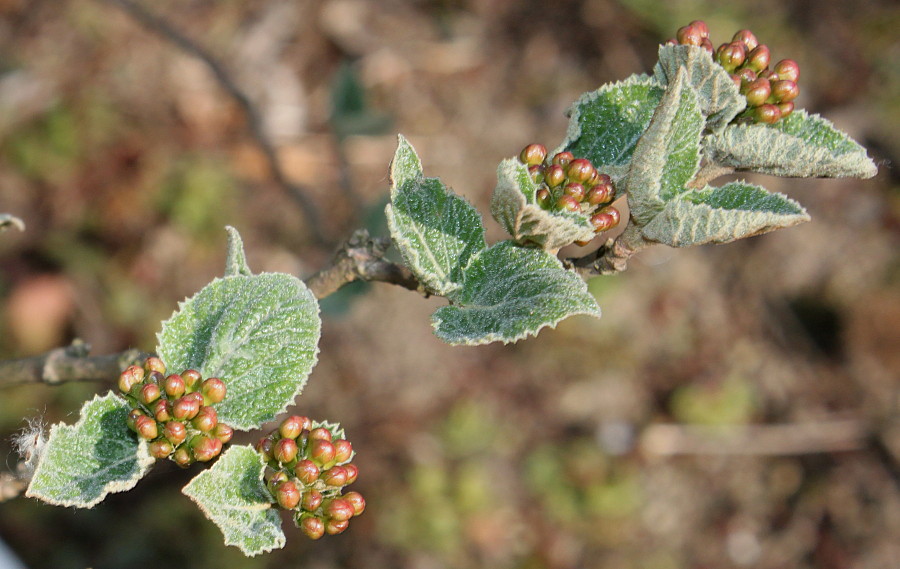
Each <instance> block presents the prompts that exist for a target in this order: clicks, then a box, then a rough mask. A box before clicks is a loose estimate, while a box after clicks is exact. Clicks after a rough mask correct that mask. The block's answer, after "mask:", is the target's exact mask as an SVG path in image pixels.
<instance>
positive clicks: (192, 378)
mask: <svg viewBox="0 0 900 569" xmlns="http://www.w3.org/2000/svg"><path fill="white" fill-rule="evenodd" d="M181 378H182V379H183V380H184V386H185V388H186V389H187V390H188V391H194V390H195V389H196V388H197V385H198V384H199V383H200V380H201V379H203V376H202V375H200V372H199V371H197V370H195V369H186V370H184V371H183V372H181Z"/></svg>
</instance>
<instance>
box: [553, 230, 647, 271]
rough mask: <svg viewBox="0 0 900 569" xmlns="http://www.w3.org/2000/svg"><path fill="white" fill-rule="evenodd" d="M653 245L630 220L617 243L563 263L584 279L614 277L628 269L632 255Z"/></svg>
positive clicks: (609, 241) (609, 242)
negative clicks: (601, 276)
mask: <svg viewBox="0 0 900 569" xmlns="http://www.w3.org/2000/svg"><path fill="white" fill-rule="evenodd" d="M653 244H654V243H653V242H652V241H647V240H646V239H644V237H643V235H641V230H640V229H638V228H637V226H636V225H635V224H634V221H632V220H629V222H628V225H627V226H626V227H625V231H623V232H622V233H621V234H620V235H619V236H618V237H617V238H616V239H615V241H614V240H612V239H610V240H608V241H607V242H606V244H604V245H603V246H602V247H600V248H599V249H597V250H596V251H594V252H593V253H588V254H587V255H585V256H584V257H572V258H569V259H566V260H565V261H563V263H564V264H565V265H566V266H567V267H569V268H571V269H574V270H575V272H577V273H578V274H579V275H581V276H582V277H591V276H596V275H612V274H615V273H620V272H622V271H624V270H625V269H627V268H628V259H630V258H631V256H632V255H634V254H635V253H637V252H638V251H640V250H642V249H646V248H647V247H649V246H650V245H653Z"/></svg>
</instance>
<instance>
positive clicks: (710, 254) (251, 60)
mask: <svg viewBox="0 0 900 569" xmlns="http://www.w3.org/2000/svg"><path fill="white" fill-rule="evenodd" d="M142 5H143V6H145V7H146V8H147V9H149V10H152V11H153V13H155V14H158V15H159V16H160V17H162V18H164V19H165V21H166V22H168V23H169V24H171V25H172V26H173V27H175V28H177V29H178V30H181V31H182V32H183V33H184V34H185V35H186V36H188V37H190V38H191V39H192V40H193V41H195V42H196V43H197V44H198V45H201V46H203V47H204V48H205V49H206V50H208V52H209V53H211V54H213V55H214V56H215V57H216V59H217V60H218V61H219V62H220V64H221V65H222V66H223V67H224V68H225V69H226V70H227V72H228V73H229V74H230V75H231V76H232V77H233V78H234V81H235V82H236V84H237V85H238V86H239V87H240V88H241V89H243V90H244V91H245V92H246V94H247V95H248V96H249V98H250V100H251V101H252V102H253V104H254V106H255V108H256V109H257V110H258V111H259V113H260V116H261V124H262V128H263V129H264V132H265V133H266V136H267V137H269V139H270V140H272V141H273V142H274V144H275V146H276V148H277V153H278V156H279V157H280V160H281V161H282V164H283V165H284V168H285V171H286V175H287V178H288V179H289V180H290V181H291V182H293V183H295V184H298V185H301V186H302V187H303V191H304V192H305V195H306V196H308V197H309V198H310V199H312V200H313V201H314V202H315V205H316V206H317V208H318V210H319V211H320V212H321V216H322V217H321V221H322V224H323V230H324V232H325V234H326V236H327V238H328V240H329V241H330V242H329V244H326V245H324V246H320V245H317V244H316V243H315V242H314V240H313V239H312V234H311V232H310V230H309V224H308V223H307V222H306V221H305V218H304V216H303V210H302V208H301V207H300V206H299V204H298V202H297V201H296V200H295V199H293V198H292V197H291V196H290V195H289V193H288V192H286V191H285V189H284V188H283V187H282V186H281V185H279V184H277V183H275V182H274V181H273V177H272V174H271V172H270V171H269V170H268V168H267V165H266V161H265V157H264V155H263V153H262V152H261V151H260V147H259V144H258V143H257V141H256V140H255V139H254V138H253V137H252V136H251V134H250V133H249V131H248V128H247V121H246V115H245V114H244V112H243V111H242V109H241V107H240V106H239V105H238V104H237V103H236V102H235V99H234V98H233V97H232V96H231V95H230V94H229V93H228V92H227V91H226V90H225V89H223V87H222V85H221V84H220V83H219V82H218V81H217V80H216V79H215V78H214V76H213V75H212V74H211V73H210V71H209V69H208V67H207V66H205V65H204V63H202V62H201V61H200V60H198V59H197V58H196V57H194V56H193V55H191V54H190V53H188V52H186V51H185V50H184V49H183V48H182V47H179V46H178V45H176V44H175V43H174V42H173V41H172V40H171V38H169V39H167V38H164V37H161V36H160V34H158V33H156V32H155V31H153V30H151V29H150V28H148V27H147V25H146V24H142V23H140V22H138V21H137V20H136V19H135V18H134V17H133V16H132V15H129V14H128V13H126V12H125V11H123V10H122V4H121V2H120V1H119V0H109V1H104V0H0V212H8V213H12V214H15V215H17V216H19V217H21V218H22V219H24V220H25V222H26V223H27V230H26V231H25V232H18V231H9V232H6V233H4V234H3V235H2V236H0V358H15V357H24V356H28V355H33V354H38V353H41V352H43V351H46V350H48V349H50V348H52V347H55V346H59V345H64V344H65V343H67V342H69V341H71V340H72V339H73V338H75V337H78V338H82V339H84V340H85V341H87V342H89V343H90V344H91V345H92V346H93V348H94V353H97V354H102V353H112V352H117V351H120V350H123V349H126V348H129V347H138V348H141V349H145V350H151V349H153V347H154V346H155V336H154V334H155V333H156V332H157V331H158V329H159V323H160V321H161V320H162V319H165V318H167V317H168V316H169V315H170V314H171V312H172V310H173V309H174V307H175V304H176V302H177V301H178V300H180V299H182V298H184V297H185V296H188V295H191V294H193V293H194V292H195V291H197V290H198V289H199V288H200V287H201V286H202V285H203V284H205V283H206V282H207V281H208V280H210V279H211V278H212V277H214V276H216V275H218V274H220V273H221V271H222V268H223V259H224V250H225V232H224V230H223V226H224V225H226V224H228V225H233V226H236V227H237V228H238V229H239V230H240V231H241V233H242V235H243V237H244V240H245V243H246V246H247V254H248V258H249V261H250V264H251V267H252V268H253V269H254V270H256V271H274V270H278V271H285V272H289V273H293V274H295V275H298V276H300V277H305V276H308V275H309V274H311V273H312V272H314V271H315V270H317V269H318V268H320V267H322V266H323V264H324V263H326V262H327V261H328V259H329V256H330V252H331V250H332V249H333V247H334V246H335V245H336V244H337V243H338V242H339V241H340V240H342V239H343V238H345V237H347V236H349V234H350V232H351V231H352V230H353V229H354V228H356V227H361V226H366V227H369V228H370V229H371V230H372V231H373V232H374V233H379V234H386V233H385V231H386V230H385V228H384V222H383V213H382V212H383V206H384V203H385V199H386V193H387V166H388V162H389V160H390V157H391V156H392V154H393V150H394V148H395V144H396V138H395V136H396V133H398V132H401V133H403V134H405V135H406V136H407V137H408V138H409V139H410V140H411V141H412V143H413V144H414V145H415V146H416V148H417V149H418V151H419V153H420V155H421V157H422V160H423V163H424V165H425V170H426V174H427V175H431V176H440V177H441V178H442V179H443V180H444V181H445V182H446V183H448V184H449V185H451V186H452V187H453V188H454V189H455V190H456V191H457V192H458V193H460V194H463V195H465V196H466V197H467V198H468V199H469V200H471V201H472V202H474V203H475V204H476V205H477V206H478V207H479V208H480V209H481V210H482V211H483V212H486V211H488V207H487V206H488V200H489V196H490V191H491V190H492V188H493V183H494V171H495V168H496V165H497V163H498V161H499V160H500V159H502V158H504V157H507V156H510V155H512V154H514V153H516V152H518V150H519V149H520V148H521V147H522V146H523V145H524V144H526V143H528V142H532V141H537V142H543V143H545V144H547V145H548V146H553V145H555V144H556V143H557V142H558V141H559V140H560V139H561V138H562V136H563V133H564V132H565V128H566V120H565V118H564V115H563V113H564V111H565V110H566V108H567V107H568V105H569V104H570V103H571V102H572V101H573V100H574V99H575V98H577V97H578V95H579V94H581V93H582V92H583V91H587V90H591V89H594V88H596V87H598V86H599V85H601V84H602V83H605V82H608V81H613V80H617V79H621V78H624V77H625V76H627V75H628V74H631V73H634V72H640V71H645V70H649V69H650V68H651V66H652V65H653V63H654V61H655V54H656V46H657V44H658V43H660V42H661V41H662V40H665V39H666V38H667V37H670V36H672V35H673V34H674V31H675V29H676V28H677V27H678V26H680V25H683V24H685V23H687V22H688V21H690V20H692V19H696V18H703V19H705V20H707V22H709V24H710V28H711V29H712V33H713V40H715V41H716V42H721V41H725V40H726V39H727V38H729V37H730V35H731V34H732V33H733V32H734V31H735V30H737V29H739V28H741V27H750V28H752V29H753V30H754V31H756V33H757V34H758V35H759V36H760V38H761V39H762V41H764V42H765V43H768V44H769V45H770V47H771V48H772V50H773V56H774V57H776V58H779V59H780V58H782V57H793V58H794V59H796V60H798V61H799V62H800V64H801V67H802V75H803V76H802V79H801V88H802V90H803V93H802V95H801V98H800V100H799V106H800V107H805V108H807V109H809V110H811V111H814V112H819V113H822V114H824V115H825V116H827V117H829V118H830V119H832V120H833V121H834V122H835V123H836V124H837V125H838V127H840V128H842V129H844V130H846V131H847V132H849V133H850V134H851V135H852V136H854V137H855V138H856V139H857V140H860V141H861V142H862V143H863V144H864V145H866V146H867V147H868V148H869V149H870V152H871V154H872V155H873V156H874V157H875V158H876V161H878V163H879V165H880V173H879V175H878V176H877V178H875V179H874V180H870V181H865V182H861V181H856V180H826V181H818V180H782V179H775V178H760V179H759V181H760V182H762V183H764V184H765V185H766V186H767V187H768V188H769V189H771V190H773V191H780V192H785V193H788V194H789V195H791V196H792V197H794V198H796V199H798V200H799V201H800V202H801V203H803V204H805V205H806V206H807V207H808V208H809V210H810V212H811V214H812V216H813V221H812V222H811V223H807V224H805V225H803V226H800V227H797V228H792V229H788V230H784V231H779V232H776V233H773V234H770V235H766V236H762V237H757V238H753V239H750V240H747V241H746V242H742V243H737V244H733V245H728V246H723V247H701V248H697V249H694V250H686V251H680V250H679V251H675V250H670V249H663V248H660V249H658V250H657V249H654V250H650V251H648V252H646V253H642V254H640V255H639V256H638V257H637V258H635V259H634V260H633V261H632V263H631V268H630V270H629V271H628V272H627V273H625V274H622V275H620V276H616V277H603V278H597V279H594V280H593V281H591V283H590V286H591V290H592V291H593V292H594V293H595V294H596V295H597V297H598V298H599V300H600V304H601V306H602V307H603V310H604V316H603V318H602V319H601V320H593V319H588V318H584V317H579V318H573V319H570V320H568V321H566V322H564V323H563V324H562V325H560V326H559V328H558V329H557V330H545V331H544V332H542V333H541V334H540V336H539V337H538V338H536V339H530V340H528V341H525V342H521V343H519V344H516V345H511V346H494V345H492V346H488V347H479V348H452V347H449V346H446V345H443V344H441V343H440V342H439V341H437V340H436V339H435V338H434V337H433V336H432V335H431V334H430V326H429V323H428V315H429V314H430V312H431V311H432V310H433V309H434V308H435V307H436V306H439V305H440V304H441V302H442V301H441V300H440V299H429V300H423V299H422V298H421V297H419V296H418V295H416V294H415V293H412V292H409V291H406V290H403V289H400V288H399V287H391V286H389V285H383V284H378V285H364V286H355V287H352V290H345V291H343V292H342V293H341V294H339V295H336V296H335V297H332V298H330V299H328V300H327V301H326V302H325V304H324V307H323V310H324V330H323V339H322V343H321V354H320V363H319V365H318V367H317V368H316V369H315V370H314V372H313V374H312V376H311V377H310V380H309V384H308V385H307V387H306V390H305V392H304V393H303V395H302V396H301V397H300V398H299V399H298V405H297V408H296V410H297V412H299V413H302V414H308V415H311V416H313V417H315V418H328V419H331V420H335V421H340V422H341V423H342V424H343V425H344V426H345V427H346V429H347V432H348V434H349V436H350V438H351V439H352V441H353V443H354V446H355V447H356V449H357V450H358V453H359V454H358V458H357V459H356V461H355V462H357V463H358V464H359V466H360V469H361V476H360V480H359V482H357V483H356V485H355V486H356V487H357V489H359V490H360V491H361V492H362V493H363V494H364V495H365V496H366V497H367V498H368V500H369V508H368V511H367V512H366V513H365V515H363V516H362V517H361V518H359V519H358V520H355V521H354V522H353V524H352V525H351V528H350V530H349V531H348V532H347V533H346V534H344V535H342V536H339V537H336V538H327V539H323V540H321V541H319V542H310V541H309V540H307V539H306V538H304V537H302V535H301V534H300V533H299V531H298V530H295V529H293V528H292V527H290V526H286V532H287V534H288V545H287V547H286V548H285V549H283V550H280V551H276V552H274V553H272V554H269V555H264V556H261V557H258V558H254V559H250V560H247V559H244V558H243V557H242V556H241V555H240V553H239V552H238V551H237V550H236V549H235V548H231V547H229V548H226V547H224V546H223V545H222V544H221V539H220V534H219V532H218V530H217V529H216V528H215V527H214V526H213V525H212V524H211V523H209V522H208V521H206V520H205V519H204V518H203V517H202V515H201V514H200V513H199V511H198V510H197V509H196V508H195V507H194V506H193V504H192V503H190V501H189V500H188V499H187V498H185V497H184V496H182V495H181V494H180V493H179V489H180V487H181V486H182V485H183V484H184V483H186V481H187V480H188V479H189V477H190V476H191V475H192V474H194V473H195V472H196V471H197V468H194V469H191V470H190V471H189V472H181V471H179V470H178V469H177V468H175V467H172V466H171V465H169V464H162V465H160V466H158V467H156V468H155V469H154V471H153V472H152V473H151V475H149V476H148V477H147V478H145V479H144V480H143V481H141V482H140V484H139V485H138V486H137V488H136V489H135V490H134V491H132V492H129V493H126V494H120V495H114V496H112V497H110V498H108V499H107V500H106V501H105V502H103V503H102V504H101V505H99V506H98V507H96V508H94V509H93V510H89V511H76V510H71V509H63V508H55V507H51V506H45V505H41V504H38V503H36V502H33V501H30V500H26V499H24V498H17V499H13V500H10V501H7V502H4V503H2V504H0V537H2V539H3V540H4V541H5V542H6V543H7V544H8V545H9V546H10V547H11V548H12V549H13V550H14V551H15V552H16V553H17V555H19V556H20V557H21V559H22V560H23V561H24V562H25V563H26V564H27V565H28V566H30V567H35V568H37V567H53V568H61V567H88V566H90V567H99V568H111V567H163V566H173V567H174V566H179V567H309V568H314V569H320V568H321V569H325V568H329V567H353V568H388V567H396V568H409V569H439V568H445V567H446V568H477V567H485V568H498V569H499V568H521V569H566V568H603V569H619V568H622V569H625V568H642V569H676V568H692V569H693V568H698V569H699V568H732V567H734V568H739V567H759V568H771V569H777V568H807V567H808V568H812V567H815V568H823V569H832V568H833V569H839V568H840V569H847V568H853V569H889V568H895V567H897V566H898V565H900V470H898V464H900V418H898V400H900V394H898V387H900V380H898V377H900V294H898V283H900V257H898V242H900V239H898V237H900V235H898V231H900V196H898V180H900V177H898V173H897V169H896V168H897V164H898V161H900V134H898V133H900V129H898V127H900V65H898V63H900V38H898V34H897V30H898V29H900V9H898V6H897V4H896V2H893V1H890V0H883V1H877V0H859V1H855V2H840V1H836V0H830V1H813V0H806V1H789V2H785V1H779V0H757V1H755V2H752V3H750V2H748V3H734V4H731V5H729V6H727V7H725V6H723V5H722V3H720V2H714V1H712V0H709V1H704V0H678V1H671V2H654V1H651V0H621V1H619V2H613V1H609V0H593V1H590V0H585V1H575V0H563V1H560V2H542V1H536V0H526V1H519V2H516V1H512V0H469V1H464V0H458V1H453V0H445V1H439V0H433V1H426V0H418V1H416V0H387V1H379V2H375V1H364V0H311V1H307V0H293V1H291V0H259V1H239V0H177V1H176V0H158V1H154V2H148V1H145V2H143V4H142ZM486 224H487V225H488V227H489V234H488V237H489V240H490V241H493V240H496V239H500V238H502V235H501V232H500V229H499V227H498V226H497V225H496V224H495V223H494V222H493V221H492V220H490V219H488V220H487V221H486ZM113 380H114V378H109V381H107V382H105V383H80V384H79V383H76V384H66V385H63V386H59V387H49V386H45V385H29V386H19V387H7V388H3V389H2V391H0V435H2V440H0V452H2V455H3V456H4V457H7V453H8V452H9V447H10V444H9V437H10V436H11V435H12V434H13V433H14V432H15V431H16V430H17V429H19V428H20V427H21V426H22V424H23V418H24V417H32V416H37V415H42V416H43V417H44V418H45V419H46V420H47V421H49V422H55V421H60V420H65V421H68V422H72V421H73V420H74V416H75V414H76V413H77V410H78V409H79V408H80V406H81V404H82V402H83V401H84V400H85V399H87V398H89V397H90V396H91V395H92V394H93V393H95V392H100V391H105V390H106V389H108V388H109V387H111V386H112V385H113ZM748 424H749V425H761V426H769V427H773V428H774V427H775V426H778V425H788V426H787V427H784V430H783V431H776V432H775V433H774V437H770V438H767V437H769V436H770V435H771V433H762V434H754V435H752V436H751V437H749V438H741V436H740V434H741V431H740V429H741V426H742V425H748ZM809 424H813V425H814V426H813V428H812V429H811V430H810V429H808V428H807V427H804V425H809ZM672 425H675V427H673V426H672ZM690 429H697V430H696V431H695V430H690ZM829 429H831V430H833V431H834V434H833V435H832V431H831V430H829ZM697 432H699V434H696V433H697ZM688 435H690V436H688ZM258 436H259V434H258V433H257V434H255V437H258ZM255 437H254V436H252V435H248V436H247V437H246V439H247V440H250V439H254V440H255ZM829 441H831V442H829ZM14 463H15V457H14V456H11V455H10V456H8V458H6V467H7V469H11V468H13V466H14Z"/></svg>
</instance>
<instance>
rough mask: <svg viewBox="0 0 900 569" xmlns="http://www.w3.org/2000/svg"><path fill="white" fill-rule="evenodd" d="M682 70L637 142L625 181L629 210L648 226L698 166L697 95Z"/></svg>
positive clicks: (699, 122)
mask: <svg viewBox="0 0 900 569" xmlns="http://www.w3.org/2000/svg"><path fill="white" fill-rule="evenodd" d="M687 80H688V77H687V72H686V70H684V69H682V70H681V71H679V73H678V74H677V75H676V76H675V78H674V80H673V81H672V83H671V84H670V85H669V87H668V89H666V93H665V95H663V98H662V100H661V101H660V103H659V106H658V107H657V109H656V112H655V113H654V114H653V120H651V121H650V126H648V127H647V130H646V131H645V132H644V135H643V136H642V137H641V139H640V140H639V141H638V143H637V146H636V147H635V150H634V160H633V161H632V162H631V169H630V171H629V174H628V178H627V180H626V184H625V189H626V192H627V195H628V206H629V208H630V209H631V216H632V217H633V218H634V219H635V221H636V222H637V224H638V225H640V226H642V225H646V224H647V223H649V222H650V220H652V219H653V218H654V217H655V216H656V215H657V214H658V213H659V212H660V211H662V209H663V207H664V206H665V203H666V202H667V201H669V200H671V199H673V198H675V197H676V196H678V195H679V194H681V193H683V192H685V191H686V188H685V186H686V185H687V183H688V182H689V181H690V180H691V179H692V178H693V177H694V175H695V174H696V173H697V170H698V168H699V167H700V135H701V133H702V131H703V115H702V114H701V112H700V104H699V101H698V99H697V93H696V91H694V89H693V88H692V87H691V86H690V85H689V84H688V82H687Z"/></svg>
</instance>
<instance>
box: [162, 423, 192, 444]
mask: <svg viewBox="0 0 900 569" xmlns="http://www.w3.org/2000/svg"><path fill="white" fill-rule="evenodd" d="M163 436H164V437H165V438H166V440H167V441H169V442H170V443H172V444H173V445H175V446H178V445H180V444H181V443H183V442H184V439H185V438H187V428H186V427H185V426H184V423H179V422H178V421H169V422H168V423H166V424H165V425H164V426H163Z"/></svg>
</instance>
